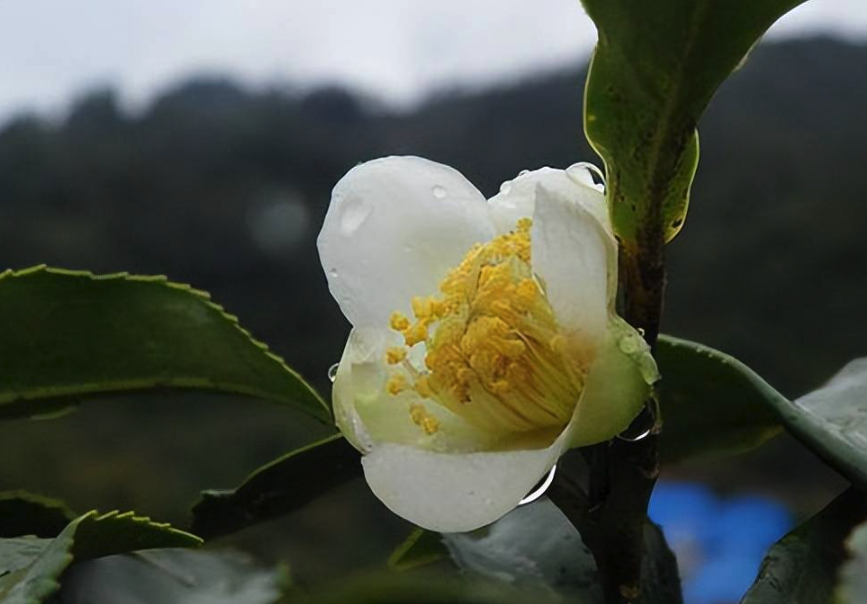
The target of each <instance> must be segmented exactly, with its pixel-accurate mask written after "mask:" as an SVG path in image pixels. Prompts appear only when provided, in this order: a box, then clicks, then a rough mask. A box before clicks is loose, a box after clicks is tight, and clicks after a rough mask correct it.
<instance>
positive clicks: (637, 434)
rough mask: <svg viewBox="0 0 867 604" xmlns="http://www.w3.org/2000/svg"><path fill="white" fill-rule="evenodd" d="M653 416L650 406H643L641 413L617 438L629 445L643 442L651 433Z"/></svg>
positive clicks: (654, 421)
mask: <svg viewBox="0 0 867 604" xmlns="http://www.w3.org/2000/svg"><path fill="white" fill-rule="evenodd" d="M654 415H655V414H654V412H653V411H652V410H651V408H650V406H647V405H645V407H644V409H642V410H641V413H639V414H638V416H637V417H636V418H635V419H634V420H632V423H631V424H629V427H628V428H626V430H624V431H623V432H621V433H620V434H618V435H617V438H619V439H620V440H625V441H626V442H630V443H634V442H638V441H639V440H644V439H645V438H647V437H648V436H650V434H651V433H652V432H653V426H654V424H656V418H655V417H654Z"/></svg>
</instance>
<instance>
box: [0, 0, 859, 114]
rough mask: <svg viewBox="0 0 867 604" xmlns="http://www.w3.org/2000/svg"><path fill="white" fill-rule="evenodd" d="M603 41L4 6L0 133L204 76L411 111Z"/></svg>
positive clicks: (291, 8)
mask: <svg viewBox="0 0 867 604" xmlns="http://www.w3.org/2000/svg"><path fill="white" fill-rule="evenodd" d="M771 31H772V34H771V35H772V36H774V37H791V36H794V35H801V34H805V33H806V34H816V33H820V32H829V33H835V34H838V35H843V36H847V37H850V38H853V39H856V40H863V41H867V0H808V2H807V3H806V4H804V5H802V6H801V7H799V8H798V9H796V10H795V11H794V12H792V13H790V14H789V15H787V16H786V17H784V18H783V19H782V20H781V21H780V22H779V23H778V24H777V25H775V26H774V28H772V30H771ZM594 41H595V31H594V29H593V25H592V23H591V22H590V20H589V18H588V17H587V16H586V15H585V14H584V12H583V10H582V9H581V6H580V3H579V0H433V1H431V0H83V1H80V2H71V1H63V0H0V57H2V60H0V120H3V119H4V118H6V117H8V116H9V115H10V114H11V113H14V112H16V111H20V110H22V109H26V108H30V109H33V108H36V109H38V110H39V111H43V112H45V111H49V112H56V111H59V110H62V109H63V108H65V107H66V105H67V104H68V102H69V100H70V99H71V98H73V97H74V96H75V95H76V94H80V93H81V92H82V91H85V90H87V89H89V88H91V87H93V86H95V85H104V84H112V85H115V86H116V87H117V88H118V89H119V90H120V91H121V92H122V94H123V96H124V98H125V99H126V100H127V101H128V102H130V103H131V104H133V105H135V104H138V103H141V102H143V101H146V100H147V99H149V98H150V97H151V96H152V95H153V94H154V93H156V92H159V90H161V89H163V88H165V87H166V86H168V85H170V84H171V83H172V82H177V81H178V80H180V79H181V78H183V77H184V76H187V75H191V74H194V73H202V72H211V73H214V72H217V73H225V74H228V75H231V76H233V77H236V78H238V79H239V80H241V81H243V82H246V83H249V84H253V85H256V84H264V83H274V82H284V83H291V84H302V85H311V84H315V83H322V82H329V83H334V82H338V83H345V84H349V85H351V86H354V87H357V88H360V89H363V90H365V91H367V92H370V93H373V94H374V95H376V96H378V97H380V98H383V99H385V100H389V101H392V102H397V103H406V102H412V101H413V100H415V99H418V98H419V97H420V96H421V95H422V94H424V93H425V92H427V91H430V90H432V89H435V88H437V87H442V86H449V85H463V86H467V85H470V86H477V85H484V84H487V83H491V82H494V81H497V80H501V79H503V78H509V77H518V76H520V75H523V74H526V73H530V72H532V71H533V70H537V69H546V68H550V67H555V66H558V65H561V64H563V63H565V62H567V61H570V60H575V59H576V58H579V57H583V56H585V55H586V53H587V52H588V51H589V50H590V48H591V47H592V45H593V43H594Z"/></svg>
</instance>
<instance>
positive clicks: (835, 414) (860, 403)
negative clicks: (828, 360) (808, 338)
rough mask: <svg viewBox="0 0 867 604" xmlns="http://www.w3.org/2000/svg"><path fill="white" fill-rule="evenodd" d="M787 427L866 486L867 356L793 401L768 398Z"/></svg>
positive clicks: (834, 464)
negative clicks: (816, 388)
mask: <svg viewBox="0 0 867 604" xmlns="http://www.w3.org/2000/svg"><path fill="white" fill-rule="evenodd" d="M769 402H770V403H771V404H772V405H773V407H774V408H775V410H776V411H777V413H778V414H779V415H780V419H781V421H782V422H783V425H784V426H785V427H786V429H787V430H788V431H789V432H790V433H791V434H792V435H794V436H795V437H796V438H798V440H800V441H801V442H802V443H804V444H805V445H807V447H809V448H810V449H811V450H812V451H813V452H814V453H816V454H817V455H818V456H819V457H821V458H822V459H823V460H824V461H825V463H827V464H829V465H830V466H832V467H833V468H834V469H836V470H837V471H838V472H840V473H841V474H843V475H844V476H846V478H848V479H849V480H850V481H851V482H852V483H853V484H854V485H856V486H858V487H859V488H861V489H867V357H865V358H860V359H856V360H854V361H852V362H850V363H849V364H848V365H846V366H845V367H844V368H843V369H841V370H840V371H839V372H838V373H837V374H836V375H835V376H834V377H832V378H831V380H830V381H829V382H828V383H827V384H826V385H825V386H823V387H822V388H819V389H818V390H815V391H813V392H811V393H809V394H807V395H805V396H802V397H801V398H799V399H797V400H796V401H794V402H791V403H789V402H788V401H785V400H770V401H769Z"/></svg>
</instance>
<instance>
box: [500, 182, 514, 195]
mask: <svg viewBox="0 0 867 604" xmlns="http://www.w3.org/2000/svg"><path fill="white" fill-rule="evenodd" d="M511 190H512V181H511V180H507V181H506V182H504V183H503V184H501V185H500V194H501V195H508V194H509V191H511Z"/></svg>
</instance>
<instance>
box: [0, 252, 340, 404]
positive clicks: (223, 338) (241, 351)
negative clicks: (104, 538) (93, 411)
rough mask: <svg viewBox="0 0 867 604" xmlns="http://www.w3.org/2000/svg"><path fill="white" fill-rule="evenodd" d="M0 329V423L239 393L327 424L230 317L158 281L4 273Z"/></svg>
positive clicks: (282, 368)
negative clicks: (166, 392)
mask: <svg viewBox="0 0 867 604" xmlns="http://www.w3.org/2000/svg"><path fill="white" fill-rule="evenodd" d="M0 333H2V334H3V337H2V339H0V367H3V376H4V379H3V381H2V384H0V419H2V418H14V417H32V416H41V415H46V414H53V413H57V412H60V411H63V410H64V409H67V408H68V407H69V406H70V405H74V404H75V403H76V402H77V401H78V400H79V399H82V398H87V397H93V396H97V395H106V394H114V393H122V392H137V391H154V390H159V389H167V388H169V389H196V390H206V391H214V392H222V393H232V394H241V395H247V396H252V397H257V398H262V399H267V400H271V401H275V402H278V403H281V404H286V405H291V406H293V407H294V408H297V409H300V410H302V411H304V412H306V413H308V414H310V415H312V416H313V417H316V418H317V419H319V420H322V421H328V418H329V411H328V405H327V404H326V403H325V402H324V401H323V400H322V399H321V398H320V397H319V396H318V395H317V394H316V393H315V391H314V390H313V389H312V388H311V387H310V386H309V385H307V383H305V382H304V381H303V380H302V379H301V377H300V376H298V375H297V374H296V373H294V372H293V371H292V370H291V369H289V368H288V367H286V365H285V364H284V363H283V362H282V361H281V360H280V359H279V358H278V357H276V356H275V355H273V354H271V353H270V352H268V349H267V347H266V346H265V345H264V344H261V343H259V342H257V341H255V340H254V339H252V337H251V336H250V334H249V333H248V332H246V331H244V330H243V329H242V328H241V327H240V326H239V325H238V322H237V318H235V317H233V316H231V315H228V314H226V313H225V312H224V311H223V309H222V308H220V307H219V306H217V305H216V304H214V303H213V302H211V301H210V299H209V297H208V295H207V294H206V293H204V292H200V291H197V290H194V289H192V288H190V287H189V286H186V285H180V284H176V283H171V282H169V281H167V280H166V279H165V277H161V276H151V277H145V276H130V275H127V274H125V273H121V274H115V275H102V276H95V275H92V274H90V273H86V272H77V271H66V270H60V269H50V268H45V267H35V268H32V269H27V270H23V271H17V272H16V271H6V272H4V273H2V274H0Z"/></svg>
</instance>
